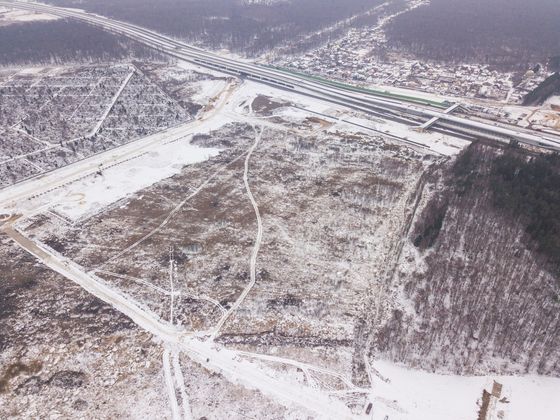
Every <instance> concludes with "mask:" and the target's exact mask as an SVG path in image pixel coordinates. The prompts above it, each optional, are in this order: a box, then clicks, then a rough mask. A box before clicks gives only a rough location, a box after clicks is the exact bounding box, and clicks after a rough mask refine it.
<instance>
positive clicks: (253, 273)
mask: <svg viewBox="0 0 560 420" xmlns="http://www.w3.org/2000/svg"><path fill="white" fill-rule="evenodd" d="M253 129H254V130H255V142H254V143H253V145H252V146H251V148H250V149H249V152H248V153H247V157H246V158H245V171H244V172H243V182H244V183H245V190H246V191H247V195H248V196H249V200H251V204H252V206H253V210H254V211H255V216H256V217H257V238H256V240H255V245H254V247H253V251H252V252H251V261H250V275H251V280H250V282H249V284H248V285H247V286H246V287H245V289H244V290H243V292H242V293H241V295H239V297H238V298H237V300H236V301H235V303H234V304H233V305H232V306H231V308H230V309H229V311H227V312H226V314H225V315H224V316H223V317H222V318H221V319H220V321H218V324H217V325H216V326H215V327H214V332H213V333H212V336H211V339H212V340H214V339H215V338H216V335H217V334H218V333H219V332H220V329H221V328H222V327H223V325H224V324H225V322H226V321H227V320H228V319H229V317H230V316H231V315H232V314H233V313H234V312H235V311H236V310H237V308H238V307H239V305H241V303H242V302H243V301H244V300H245V298H246V297H247V295H248V294H249V292H250V291H251V289H253V286H254V285H255V283H256V281H257V256H258V254H259V250H260V248H261V242H262V235H263V225H262V219H261V213H260V211H259V206H258V205H257V202H256V200H255V197H254V196H253V193H252V191H251V187H250V186H249V161H250V159H251V156H252V155H253V152H254V151H255V149H256V148H257V146H258V145H259V142H260V141H261V139H262V136H263V133H264V128H261V131H260V132H257V129H255V128H254V127H253Z"/></svg>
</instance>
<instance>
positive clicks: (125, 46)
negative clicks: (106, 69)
mask: <svg viewBox="0 0 560 420" xmlns="http://www.w3.org/2000/svg"><path fill="white" fill-rule="evenodd" d="M0 39H1V40H2V42H0V65H12V64H27V63H41V64H55V63H65V62H89V61H92V62H97V61H107V60H111V61H114V60H118V59H124V58H130V57H156V56H158V57H159V55H158V53H156V52H155V51H153V50H150V49H148V48H146V47H144V46H142V45H140V44H138V43H136V42H133V41H131V40H129V39H127V38H125V37H122V36H117V35H113V34H110V33H108V32H105V31H103V30H101V29H98V28H94V27H93V26H90V25H86V24H84V23H80V22H76V21H72V20H55V21H47V22H27V23H19V24H14V25H8V26H2V27H0Z"/></svg>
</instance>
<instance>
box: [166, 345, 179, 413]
mask: <svg viewBox="0 0 560 420" xmlns="http://www.w3.org/2000/svg"><path fill="white" fill-rule="evenodd" d="M169 353H170V351H169V349H165V350H163V375H164V376H165V386H166V388H167V396H168V398H169V404H170V405H171V417H172V418H173V420H181V414H180V411H179V403H178V402H177V394H176V392H175V380H174V378H173V373H172V372H171V362H170V360H169Z"/></svg>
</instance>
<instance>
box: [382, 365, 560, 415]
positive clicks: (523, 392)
mask: <svg viewBox="0 0 560 420" xmlns="http://www.w3.org/2000/svg"><path fill="white" fill-rule="evenodd" d="M373 367H374V368H375V369H377V370H378V371H379V373H380V374H381V375H382V376H384V377H385V378H387V379H389V382H384V381H382V380H380V379H378V378H375V379H374V386H373V395H374V396H375V397H374V401H375V402H374V410H373V417H372V418H373V419H374V420H384V419H385V418H386V417H385V416H389V417H388V418H389V419H390V420H424V419H426V420H428V419H430V420H449V419H453V420H474V419H476V418H477V413H478V410H479V404H480V400H481V398H482V390H483V389H486V390H488V391H491V389H492V383H493V381H497V382H499V383H501V384H502V385H503V391H502V397H505V398H506V399H507V401H508V402H501V403H500V402H498V404H497V406H496V407H495V410H494V411H495V412H494V413H493V415H492V416H489V418H488V420H498V419H500V418H503V419H506V420H528V419H539V420H555V419H557V418H558V413H559V412H560V400H559V399H558V392H559V390H560V379H559V378H548V377H542V376H534V375H533V376H521V377H514V376H481V377H462V376H450V375H449V376H448V375H438V374H433V373H427V372H423V371H416V370H412V369H407V368H404V367H401V366H397V365H395V364H392V363H388V362H383V361H378V362H375V363H374V364H373ZM500 411H503V414H504V416H503V417H499V412H500Z"/></svg>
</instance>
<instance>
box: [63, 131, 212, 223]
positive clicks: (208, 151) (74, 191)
mask: <svg viewBox="0 0 560 420" xmlns="http://www.w3.org/2000/svg"><path fill="white" fill-rule="evenodd" d="M189 137H191V136H189ZM218 153H219V149H214V148H203V147H199V146H195V145H192V144H190V142H189V138H187V139H181V140H178V141H176V142H173V143H168V144H165V145H163V146H161V147H159V148H158V149H157V150H153V151H150V152H146V153H145V154H142V155H141V156H140V157H138V158H135V159H132V160H130V161H127V162H124V163H122V164H120V165H116V166H114V167H111V168H109V169H106V170H102V172H101V173H102V175H98V176H95V177H94V178H86V179H84V180H81V181H78V182H75V183H72V184H71V185H69V186H68V188H65V189H62V190H57V191H59V193H58V194H56V195H53V198H54V199H55V200H56V199H57V197H56V196H57V195H61V194H64V195H66V196H73V197H80V198H79V200H77V201H66V202H63V203H61V204H59V205H58V206H57V207H56V209H57V210H58V211H59V212H60V213H61V214H63V215H64V216H66V217H68V218H70V219H72V220H77V219H81V218H83V217H87V216H89V215H91V214H93V213H96V212H98V211H99V210H100V209H103V208H105V207H107V206H108V205H110V204H112V203H114V202H116V201H118V200H120V199H121V198H124V197H126V196H128V195H130V194H133V193H135V192H137V191H140V190H142V189H143V188H146V187H149V186H150V185H152V184H154V183H155V182H158V181H161V180H162V179H165V178H169V177H170V176H173V175H175V174H177V173H179V172H181V169H182V168H183V166H185V165H190V164H193V163H198V162H202V161H204V160H207V159H208V158H210V157H212V156H215V155H217V154H218ZM60 198H62V197H60Z"/></svg>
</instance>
